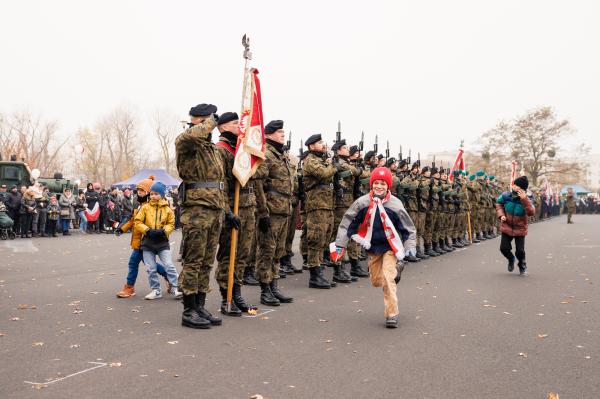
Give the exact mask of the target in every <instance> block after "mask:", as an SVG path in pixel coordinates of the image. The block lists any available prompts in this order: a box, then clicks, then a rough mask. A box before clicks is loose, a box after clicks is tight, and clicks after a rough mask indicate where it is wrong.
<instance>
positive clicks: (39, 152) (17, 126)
mask: <svg viewBox="0 0 600 399" xmlns="http://www.w3.org/2000/svg"><path fill="white" fill-rule="evenodd" d="M57 130H58V123H57V122H56V121H53V120H51V121H46V120H43V119H42V117H41V116H40V115H35V114H33V113H32V112H30V111H21V112H15V113H14V114H12V115H11V116H9V117H7V116H4V115H0V151H2V152H1V153H0V155H2V158H3V159H4V158H8V157H9V156H10V155H13V154H14V155H16V156H17V159H24V160H25V161H26V162H27V164H28V165H29V166H30V167H31V168H38V169H40V171H41V173H42V175H50V174H51V173H52V172H55V171H58V170H60V169H61V168H62V167H63V164H62V162H63V161H64V160H63V159H60V157H59V154H60V153H61V150H62V148H63V147H64V145H65V144H66V143H67V142H68V140H69V138H66V139H64V140H63V141H58V139H57V137H56V133H57Z"/></svg>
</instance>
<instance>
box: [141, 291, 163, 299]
mask: <svg viewBox="0 0 600 399" xmlns="http://www.w3.org/2000/svg"><path fill="white" fill-rule="evenodd" d="M144 298H146V299H149V300H152V299H158V298H162V294H161V293H160V291H159V290H152V291H150V293H149V294H148V295H146V296H145V297H144Z"/></svg>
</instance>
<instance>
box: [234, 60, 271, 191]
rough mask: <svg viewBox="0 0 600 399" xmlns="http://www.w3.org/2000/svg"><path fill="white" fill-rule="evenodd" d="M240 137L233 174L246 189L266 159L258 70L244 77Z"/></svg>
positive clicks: (249, 71)
mask: <svg viewBox="0 0 600 399" xmlns="http://www.w3.org/2000/svg"><path fill="white" fill-rule="evenodd" d="M239 129H240V135H239V136H238V144H237V148H236V151H235V161H234V163H233V174H234V175H235V177H236V178H237V179H238V181H239V182H240V185H241V186H242V187H244V186H245V185H246V183H247V182H248V180H250V177H252V175H253V174H254V172H256V168H258V165H260V163H261V162H262V161H263V160H264V159H265V142H266V141H265V133H264V122H263V113H262V99H261V96H260V81H259V79H258V70H257V69H255V68H250V69H248V70H246V74H245V76H244V89H243V95H242V113H241V115H240V123H239Z"/></svg>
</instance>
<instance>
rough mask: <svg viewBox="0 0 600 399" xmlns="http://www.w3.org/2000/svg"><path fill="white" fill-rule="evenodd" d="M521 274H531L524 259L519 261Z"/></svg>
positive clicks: (525, 275) (524, 275)
mask: <svg viewBox="0 0 600 399" xmlns="http://www.w3.org/2000/svg"><path fill="white" fill-rule="evenodd" d="M519 275H521V276H523V277H527V276H529V273H527V263H525V261H524V260H523V261H519Z"/></svg>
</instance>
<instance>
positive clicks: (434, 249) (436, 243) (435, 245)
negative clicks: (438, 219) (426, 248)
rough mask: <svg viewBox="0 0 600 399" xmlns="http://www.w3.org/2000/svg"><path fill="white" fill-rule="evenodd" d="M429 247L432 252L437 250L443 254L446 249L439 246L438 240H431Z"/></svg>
mask: <svg viewBox="0 0 600 399" xmlns="http://www.w3.org/2000/svg"><path fill="white" fill-rule="evenodd" d="M431 249H433V252H437V253H438V254H439V255H443V254H445V253H446V251H444V250H443V249H442V248H441V247H440V242H439V241H433V242H432V243H431Z"/></svg>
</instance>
